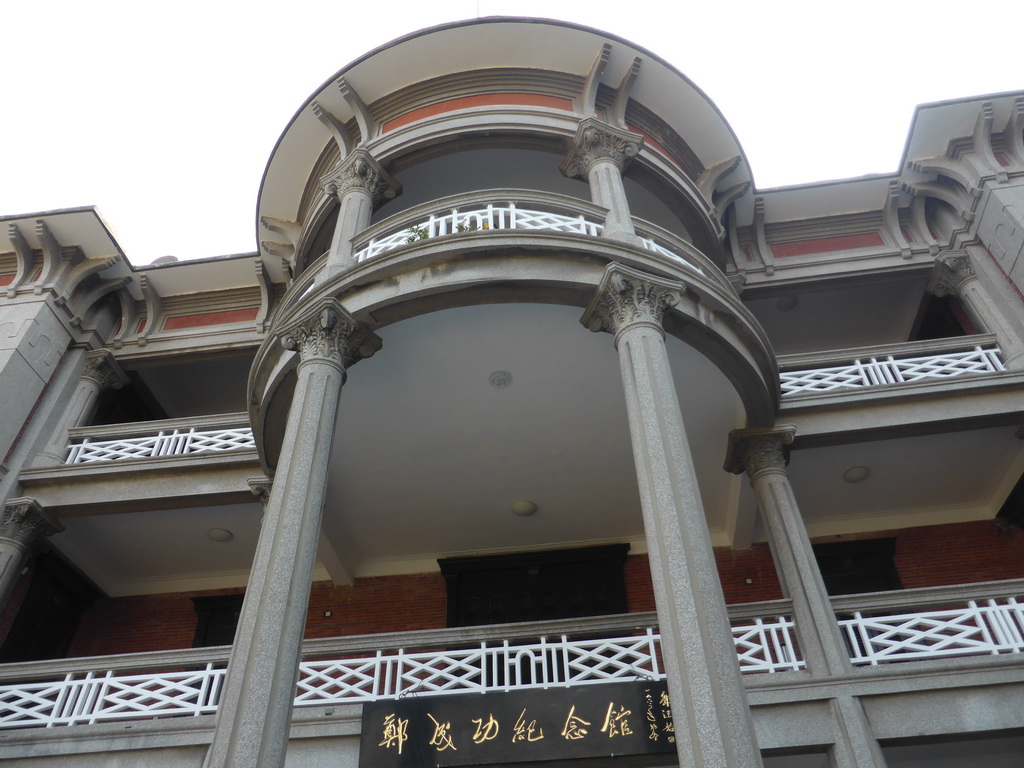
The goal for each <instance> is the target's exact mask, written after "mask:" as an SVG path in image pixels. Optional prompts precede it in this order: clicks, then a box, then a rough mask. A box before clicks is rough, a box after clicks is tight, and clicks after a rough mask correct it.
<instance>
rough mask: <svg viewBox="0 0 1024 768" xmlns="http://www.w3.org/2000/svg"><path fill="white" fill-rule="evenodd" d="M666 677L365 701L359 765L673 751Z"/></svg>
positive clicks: (419, 765)
mask: <svg viewBox="0 0 1024 768" xmlns="http://www.w3.org/2000/svg"><path fill="white" fill-rule="evenodd" d="M675 748H676V746H675V732H674V730H673V727H672V708H671V704H670V702H669V697H668V689H667V688H666V686H665V683H664V682H655V681H642V680H641V681H637V682H629V683H609V684H605V685H582V686H576V687H571V688H548V689H526V690H516V691H509V692H495V693H483V694H478V693H467V694H458V695H452V696H423V697H417V696H408V697H406V698H403V699H397V700H396V699H392V700H390V701H376V702H372V703H369V704H366V705H364V707H363V728H362V741H361V743H360V751H359V766H360V768H425V767H426V766H462V765H487V764H505V763H519V762H534V761H549V760H571V759H577V758H596V757H607V756H616V757H618V756H624V755H645V754H647V755H650V754H657V753H666V752H675Z"/></svg>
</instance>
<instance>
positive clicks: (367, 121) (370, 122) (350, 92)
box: [336, 77, 377, 144]
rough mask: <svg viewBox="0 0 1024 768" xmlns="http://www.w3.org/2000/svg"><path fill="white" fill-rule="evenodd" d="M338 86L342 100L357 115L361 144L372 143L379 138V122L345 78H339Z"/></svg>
mask: <svg viewBox="0 0 1024 768" xmlns="http://www.w3.org/2000/svg"><path fill="white" fill-rule="evenodd" d="M336 85H337V86H338V90H339V91H340V92H341V95H342V98H344V99H345V102H346V103H347V104H348V106H349V108H351V110H352V111H353V112H354V113H355V115H356V125H358V126H359V133H360V134H361V137H360V141H359V144H365V143H366V142H368V141H372V140H373V139H374V138H376V136H377V121H376V120H374V119H373V113H372V112H370V108H369V107H368V106H366V104H365V102H363V100H362V99H361V98H359V94H358V93H356V90H355V88H353V87H352V86H351V85H350V84H349V82H348V81H347V80H346V79H345V78H344V77H339V78H338V82H337V83H336Z"/></svg>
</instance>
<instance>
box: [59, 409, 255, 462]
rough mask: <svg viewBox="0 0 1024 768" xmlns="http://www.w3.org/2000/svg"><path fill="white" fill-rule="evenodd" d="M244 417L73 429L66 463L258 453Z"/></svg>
mask: <svg viewBox="0 0 1024 768" xmlns="http://www.w3.org/2000/svg"><path fill="white" fill-rule="evenodd" d="M255 448H256V442H255V441H254V440H253V435H252V429H251V428H250V427H249V426H248V423H247V417H246V415H245V414H240V413H239V414H225V415H218V416H212V417H196V418H193V419H171V420H167V421H155V422H154V421H150V422H140V423H136V424H114V425H110V426H103V427H78V428H76V429H73V430H71V444H70V445H69V446H68V455H67V458H66V459H65V460H64V463H65V464H89V463H92V462H101V461H104V462H105V461H124V460H128V459H150V458H160V457H167V456H189V455H193V454H197V453H211V452H212V453H222V452H225V451H242V450H255Z"/></svg>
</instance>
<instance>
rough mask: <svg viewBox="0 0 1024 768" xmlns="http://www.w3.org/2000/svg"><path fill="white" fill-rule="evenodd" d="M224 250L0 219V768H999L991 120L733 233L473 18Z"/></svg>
mask: <svg viewBox="0 0 1024 768" xmlns="http://www.w3.org/2000/svg"><path fill="white" fill-rule="evenodd" d="M256 218H257V226H258V241H259V243H260V247H259V251H258V252H257V253H255V254H241V255H237V256H227V257H222V258H216V259H208V260H202V261H195V262H181V263H179V262H175V261H173V260H159V261H161V262H163V263H154V264H152V265H149V266H147V267H132V266H131V265H130V264H129V263H128V262H127V260H126V258H125V256H124V254H123V253H122V252H121V250H120V248H119V246H118V245H117V243H116V241H115V240H114V238H113V237H112V235H111V233H110V232H109V231H108V229H107V228H106V226H105V225H104V223H103V222H102V220H101V219H100V218H99V217H98V216H97V215H96V213H95V211H94V210H92V209H73V210H61V211H51V212H44V213H36V214H28V215H21V216H7V217H4V224H5V226H4V231H3V233H2V236H3V237H5V238H6V240H3V239H0V342H2V347H0V382H2V389H0V391H2V393H3V411H2V414H3V415H2V418H0V457H2V463H0V491H2V493H0V496H2V502H3V519H2V526H0V562H2V565H3V567H2V569H0V601H2V602H0V607H2V613H0V639H2V640H3V645H2V646H0V661H2V662H3V664H0V759H4V760H10V761H12V764H24V765H31V766H40V767H43V766H49V765H61V766H113V765H139V764H144V765H147V766H209V767H210V768H214V767H220V766H228V765H230V766H279V765H285V764H286V765H289V766H327V765H331V766H337V765H343V766H353V767H354V766H363V768H371V767H376V766H378V765H380V766H384V765H388V766H391V765H394V766H403V768H404V766H405V765H412V764H415V765H426V764H430V765H438V766H440V765H446V766H447V765H452V766H454V765H480V764H506V763H510V762H550V761H555V760H565V759H575V760H577V761H580V762H586V763H587V764H603V763H604V762H607V761H609V760H611V759H612V758H615V759H618V760H620V761H621V760H623V759H625V760H627V762H630V763H636V764H643V765H647V764H659V765H661V764H670V765H671V764H679V765H681V766H687V767H689V766H735V767H737V768H747V767H748V766H757V765H765V766H796V767H797V768H821V767H824V766H834V767H836V768H848V767H853V766H857V767H858V768H862V767H867V766H872V767H875V768H881V767H882V766H886V765H889V766H894V768H896V767H899V766H918V765H933V764H938V763H936V761H937V760H938V759H940V758H941V759H942V760H945V761H946V762H943V763H941V764H943V765H951V766H952V765H978V764H984V765H986V766H995V767H996V768H1000V767H1001V766H1011V765H1018V764H1019V754H1021V753H1022V752H1024V718H1022V716H1021V714H1020V713H1021V711H1024V707H1022V705H1024V681H1022V678H1024V655H1022V654H1024V608H1022V607H1021V606H1020V605H1018V603H1017V602H1016V598H1017V597H1018V596H1019V594H1020V593H1021V591H1022V589H1024V581H1022V579H1024V532H1022V530H1021V525H1022V520H1024V481H1022V476H1024V443H1022V440H1021V435H1022V433H1021V428H1022V427H1021V425H1022V415H1024V312H1022V308H1024V304H1022V302H1024V298H1022V294H1021V290H1020V286H1021V285H1024V258H1022V253H1024V92H1022V93H1011V94H999V95H993V96H984V97H979V98H976V99H967V100H961V101H956V102H944V103H937V104H931V105H926V106H922V107H920V108H919V109H918V111H917V113H916V114H915V117H914V121H913V124H912V126H911V131H910V136H909V138H908V142H907V146H906V149H905V152H904V159H903V162H902V163H901V166H900V169H899V170H898V171H897V172H896V173H894V174H892V175H882V176H871V177H864V178H858V179H850V180H843V181H834V182H825V183H821V184H814V185H805V186H799V187H790V188H782V189H773V190H757V189H756V188H754V187H753V186H752V176H751V172H750V169H749V167H748V164H747V161H746V158H745V156H744V154H743V150H742V147H741V146H740V144H739V142H738V139H737V138H736V136H735V135H734V134H733V132H732V131H731V129H730V128H729V126H728V125H727V124H726V122H725V121H724V119H723V118H722V116H721V115H720V114H719V112H718V111H717V109H716V108H715V107H714V105H713V103H712V102H711V101H710V100H709V99H708V98H707V97H706V96H705V95H704V94H703V93H702V92H701V91H700V90H699V89H698V88H697V87H696V86H695V85H694V84H693V83H691V82H690V81H689V80H688V79H687V78H686V77H685V76H683V75H682V74H681V73H679V72H678V71H676V70H675V69H673V68H672V67H671V66H670V65H669V64H667V63H666V62H664V61H663V60H661V59H660V58H659V57H658V56H657V55H655V54H652V53H650V52H648V51H645V50H642V49H639V48H637V47H636V46H634V45H632V44H630V43H629V42H627V41H624V40H621V39H619V38H616V37H614V36H612V35H607V34H604V33H601V32H598V31H595V30H591V29H586V28H582V27H577V26H574V25H570V24H563V23H558V22H551V21H538V20H526V19H503V18H493V19H483V20H476V21H473V22H466V23H459V24H452V25H446V26H443V27H438V28H434V29H431V30H426V31H424V32H420V33H417V34H414V35H410V36H408V37H405V38H402V39H400V40H397V41H395V42H393V43H391V44H389V45H387V46H384V47H382V48H380V49H377V50H375V51H373V52H371V53H368V54H367V55H365V56H364V57H362V58H360V59H359V60H357V61H355V62H354V63H352V64H350V65H349V66H348V67H346V68H345V69H343V70H341V71H340V72H339V73H338V74H336V75H335V76H334V77H332V78H331V79H330V80H329V81H327V83H325V85H324V86H322V87H321V88H320V89H318V91H317V92H316V93H314V94H313V95H312V96H311V97H310V99H309V100H308V101H307V102H306V103H305V104H303V105H302V107H301V108H300V109H299V111H298V112H297V113H296V114H295V116H294V118H293V119H292V121H291V122H290V123H289V125H288V126H287V127H286V128H285V131H284V133H283V134H282V136H281V138H280V140H279V142H278V144H277V146H276V147H275V149H274V151H273V154H272V156H271V158H270V161H269V163H268V165H267V169H266V172H265V174H264V178H263V183H262V186H261V189H260V194H259V200H258V205H257V217H256ZM662 693H664V694H666V696H665V697H664V698H663V697H662V696H661V694H662ZM631 696H632V697H638V698H633V699H631V698H629V697H631ZM474 697H476V698H474ZM645 697H646V698H645ZM655 701H657V706H655V703H654V702H655ZM585 702H591V703H593V702H598V704H597V705H595V706H598V710H594V711H595V712H597V715H594V714H589V712H590V710H585V709H584V704H585ZM626 702H634V703H632V704H627V703H626ZM645 702H646V703H645ZM587 706H590V705H589V704H588V705H587ZM605 706H607V709H604V707H605ZM467 707H468V709H467ZM473 707H476V709H473ZM577 707H579V709H578V710H577ZM506 710H507V712H508V714H502V713H504V712H506ZM520 710H521V711H520ZM539 711H543V712H546V713H548V714H547V715H545V716H544V717H549V718H553V719H547V720H545V719H544V717H542V716H540V715H537V716H536V717H533V718H531V717H529V716H527V713H528V712H539ZM474 712H475V713H476V714H477V715H478V716H477V717H476V718H475V719H474V718H473V717H472V715H473V713H474ZM443 713H447V714H443ZM495 713H498V714H495ZM517 713H519V714H518V716H517ZM435 716H436V717H435ZM417 717H418V718H420V720H422V723H427V724H428V725H427V726H426V728H427V729H426V730H417V729H418V728H420V726H419V725H417V722H416V721H415V719H416V718H417ZM427 718H429V720H428V719H427ZM473 723H475V726H474V725H473ZM491 742H493V743H491ZM499 744H504V745H505V746H504V747H503V749H504V750H505V751H501V752H488V751H483V750H485V749H492V748H493V749H498V745H499ZM403 747H404V748H405V750H406V751H405V752H404V753H403ZM474 750H476V751H474ZM531 750H533V751H531ZM403 761H404V762H403Z"/></svg>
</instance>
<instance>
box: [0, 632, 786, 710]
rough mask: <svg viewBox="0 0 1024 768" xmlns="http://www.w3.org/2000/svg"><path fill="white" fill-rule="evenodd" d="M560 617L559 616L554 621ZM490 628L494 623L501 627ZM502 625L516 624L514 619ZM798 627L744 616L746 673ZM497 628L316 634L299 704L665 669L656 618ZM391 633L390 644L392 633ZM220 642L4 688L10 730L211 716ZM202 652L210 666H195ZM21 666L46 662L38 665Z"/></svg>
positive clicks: (775, 667)
mask: <svg viewBox="0 0 1024 768" xmlns="http://www.w3.org/2000/svg"><path fill="white" fill-rule="evenodd" d="M632 619H633V617H630V616H623V617H614V618H610V619H606V620H596V621H595V622H594V623H593V624H594V626H592V627H591V626H588V630H587V631H588V633H589V632H590V631H591V630H599V629H600V628H601V626H602V625H607V627H608V629H618V630H619V632H622V630H623V629H628V624H627V623H628V622H630V621H631V620H632ZM558 624H559V623H558V622H553V623H552V626H557V625H558ZM563 624H564V622H563ZM576 626H577V627H578V626H579V622H576ZM481 629H482V630H483V629H484V628H481ZM487 629H490V630H491V632H493V631H494V630H495V629H498V628H497V627H495V628H487ZM500 629H501V630H504V631H505V632H510V631H513V628H512V627H509V626H508V625H506V626H504V627H501V628H500ZM792 630H793V622H792V621H791V620H790V619H789V618H786V617H776V618H770V619H765V618H761V617H757V618H753V619H740V620H738V623H737V625H736V626H734V627H733V637H734V639H735V642H736V650H737V654H738V656H739V661H740V668H741V669H742V670H743V671H744V672H767V673H771V672H779V671H787V670H796V669H801V668H802V667H803V662H802V661H801V660H800V659H799V658H798V657H797V650H796V645H795V642H794V639H793V632H792ZM489 634H490V633H488V632H487V631H480V632H477V635H478V636H479V635H483V636H484V639H482V640H480V641H479V644H477V645H474V646H473V647H471V648H457V649H450V650H424V651H416V650H413V651H408V650H406V649H404V648H397V649H394V650H392V651H386V650H377V651H376V652H375V653H371V654H365V655H360V654H358V653H356V654H354V655H350V653H347V652H346V651H347V650H348V649H350V648H354V646H353V645H352V642H353V641H362V643H363V646H362V647H367V646H372V645H374V642H373V640H374V638H368V637H363V638H351V639H342V641H341V642H338V641H334V643H333V644H332V643H331V642H330V641H315V642H314V643H313V644H307V650H313V651H314V652H315V653H316V655H317V656H321V655H328V656H334V658H326V659H315V660H307V661H303V662H302V663H301V664H300V666H299V683H298V689H297V693H296V697H295V705H296V706H298V707H304V706H305V707H308V706H323V705H337V704H352V703H361V702H367V701H376V700H379V699H394V698H399V697H401V696H405V695H408V694H428V695H444V694H454V693H470V692H473V693H483V692H486V691H508V690H513V689H523V688H548V687H554V686H563V687H564V686H577V685H594V684H601V683H608V682H616V681H622V680H636V679H653V680H658V679H662V678H663V677H664V673H663V670H662V668H661V666H660V655H661V638H660V635H659V634H658V633H657V632H656V631H655V630H654V629H652V628H650V627H648V628H647V629H645V630H643V631H642V633H641V634H619V635H616V636H612V637H603V638H599V639H574V638H572V637H570V636H568V635H566V634H562V635H557V636H555V637H551V636H549V635H541V636H540V637H539V638H538V639H536V640H532V641H528V642H523V641H509V640H502V639H492V638H490V637H489V636H488V635H489ZM415 635H416V636H417V638H418V639H419V641H420V642H421V643H423V644H425V645H428V646H433V647H435V648H436V644H437V643H438V642H441V641H443V640H445V639H448V640H449V641H451V638H452V637H455V636H454V635H451V633H450V632H448V631H429V632H420V633H415ZM384 637H385V638H386V637H387V636H384ZM407 637H408V636H407ZM463 639H465V638H464V637H463ZM382 642H384V643H385V644H386V640H383V641H382ZM332 645H333V653H332ZM216 650H217V651H219V655H217V656H216V657H212V658H211V656H210V654H209V652H205V653H203V652H196V651H182V652H180V653H179V654H178V656H177V657H176V656H174V655H173V654H169V653H160V654H139V655H138V656H139V657H143V659H142V660H143V662H145V661H146V660H148V668H146V667H143V668H142V669H140V668H139V667H140V661H139V660H134V659H132V657H131V656H128V657H121V660H122V661H123V662H124V663H123V664H121V665H118V666H117V668H114V669H111V668H106V669H104V668H102V667H97V666H96V664H97V663H102V661H103V659H96V660H92V659H79V660H77V661H78V662H80V663H81V662H85V663H86V664H85V666H86V667H87V668H85V669H82V668H79V669H78V670H76V671H72V672H67V673H66V674H64V675H63V677H61V678H60V679H51V680H46V681H41V682H40V681H38V680H28V681H25V682H19V683H13V684H9V685H3V686H0V728H28V727H40V726H45V727H50V726H56V725H76V724H85V723H99V722H106V721H112V720H132V719H137V718H144V719H149V718H154V717H167V716H189V715H191V716H196V715H204V714H212V713H213V712H214V711H215V710H216V708H217V701H218V697H219V695H220V689H221V685H222V683H223V679H224V674H225V670H224V666H225V665H226V660H227V656H226V652H225V649H216ZM337 656H344V658H337ZM154 657H158V658H160V659H163V660H164V661H163V666H164V668H165V669H166V667H168V666H173V667H174V668H175V671H163V670H160V669H157V670H154V669H153V668H152V667H153V666H154V665H153V660H154ZM190 661H191V662H192V663H191V664H190V663H189V662H190ZM197 661H198V662H200V664H195V662H197ZM55 664H58V662H48V663H47V666H50V667H52V666H53V665H55ZM192 665H195V666H197V667H198V668H196V669H192V670H186V671H182V670H181V668H182V666H192ZM23 666H25V667H29V668H30V669H31V668H32V667H33V666H36V668H37V669H38V665H23ZM131 667H135V670H134V671H133V670H132V669H130V668H131ZM44 668H45V667H44ZM143 670H145V671H143ZM29 674H31V673H29ZM37 674H39V676H43V674H44V672H43V670H42V669H40V670H39V672H38V673H37Z"/></svg>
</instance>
